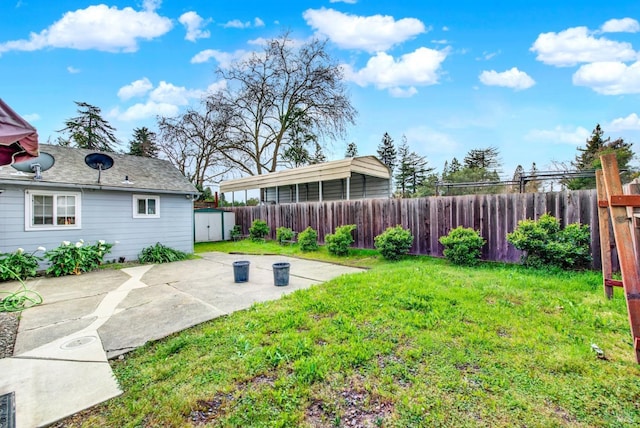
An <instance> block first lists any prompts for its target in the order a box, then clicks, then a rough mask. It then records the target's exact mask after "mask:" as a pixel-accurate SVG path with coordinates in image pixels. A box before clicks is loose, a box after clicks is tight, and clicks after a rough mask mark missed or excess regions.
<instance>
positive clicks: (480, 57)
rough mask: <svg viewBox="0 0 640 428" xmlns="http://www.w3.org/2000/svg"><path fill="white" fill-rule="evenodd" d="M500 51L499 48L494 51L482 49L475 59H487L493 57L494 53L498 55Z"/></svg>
mask: <svg viewBox="0 0 640 428" xmlns="http://www.w3.org/2000/svg"><path fill="white" fill-rule="evenodd" d="M501 53H502V51H501V50H498V51H496V52H488V51H484V52H482V55H481V56H479V57H477V58H476V61H489V60H490V59H491V58H493V57H495V56H496V55H500V54H501Z"/></svg>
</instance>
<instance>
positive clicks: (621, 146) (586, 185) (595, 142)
mask: <svg viewBox="0 0 640 428" xmlns="http://www.w3.org/2000/svg"><path fill="white" fill-rule="evenodd" d="M603 136H604V131H603V130H602V128H601V127H600V124H597V125H596V127H595V129H594V130H593V132H592V133H591V136H590V137H589V139H587V141H586V145H585V147H584V148H578V152H579V154H577V155H576V158H575V161H573V162H572V163H571V165H572V166H573V167H574V168H575V169H577V170H578V171H588V170H592V169H596V168H600V156H602V155H604V154H608V153H615V154H616V159H617V160H618V167H619V168H620V169H621V170H623V169H627V172H625V173H623V174H622V179H623V181H626V180H628V179H629V177H630V176H631V175H632V171H629V170H628V169H629V168H628V167H629V162H631V159H632V158H633V156H634V153H633V150H632V149H631V146H632V143H625V142H624V140H623V139H622V138H618V139H617V140H614V141H611V137H608V138H603ZM563 184H565V185H566V186H567V188H569V189H571V190H578V189H594V188H595V187H596V180H595V177H594V178H591V177H588V178H574V179H569V180H565V182H564V183H563Z"/></svg>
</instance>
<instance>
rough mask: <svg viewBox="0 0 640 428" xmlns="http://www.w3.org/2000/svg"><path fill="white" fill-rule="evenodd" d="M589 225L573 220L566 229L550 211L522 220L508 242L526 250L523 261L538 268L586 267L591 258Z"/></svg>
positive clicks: (508, 237) (510, 234) (509, 236)
mask: <svg viewBox="0 0 640 428" xmlns="http://www.w3.org/2000/svg"><path fill="white" fill-rule="evenodd" d="M590 240H591V233H590V231H589V226H588V225H581V224H580V223H573V224H570V225H568V226H567V227H565V228H564V229H562V228H561V227H560V221H558V219H557V218H555V217H553V216H552V215H550V214H544V215H542V216H541V217H540V218H539V219H538V220H537V221H536V220H521V221H520V222H518V226H517V227H516V229H515V230H514V231H513V232H512V233H508V234H507V242H509V243H510V244H511V245H513V246H514V247H516V248H517V249H518V250H521V251H524V254H523V255H522V262H523V264H524V265H526V266H530V267H535V268H546V267H558V268H561V269H579V268H586V267H588V266H589V264H590V262H591V253H590V251H589V242H590Z"/></svg>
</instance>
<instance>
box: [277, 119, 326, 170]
mask: <svg viewBox="0 0 640 428" xmlns="http://www.w3.org/2000/svg"><path fill="white" fill-rule="evenodd" d="M293 114H294V115H295V116H296V118H295V122H294V124H293V125H291V128H289V130H288V131H287V136H288V142H287V144H286V146H285V149H284V151H283V153H282V160H284V161H285V163H289V164H290V165H291V166H293V167H294V168H297V167H299V166H304V165H308V164H309V163H311V160H312V157H311V154H310V153H309V149H308V147H309V145H311V144H313V143H316V144H317V142H318V137H317V136H316V135H314V134H313V133H312V132H311V128H312V123H311V121H310V120H309V118H308V117H306V116H305V114H304V112H303V111H302V110H300V109H296V111H295V112H294V113H293Z"/></svg>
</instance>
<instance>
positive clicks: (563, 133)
mask: <svg viewBox="0 0 640 428" xmlns="http://www.w3.org/2000/svg"><path fill="white" fill-rule="evenodd" d="M589 135H591V132H590V131H589V130H588V129H586V128H583V127H582V126H578V127H576V128H572V127H568V126H556V127H555V128H554V129H550V130H545V129H532V130H531V131H529V132H528V133H527V134H526V135H525V137H524V138H525V139H526V140H529V141H535V142H551V143H562V144H572V145H580V144H584V142H585V141H586V140H587V138H589Z"/></svg>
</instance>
